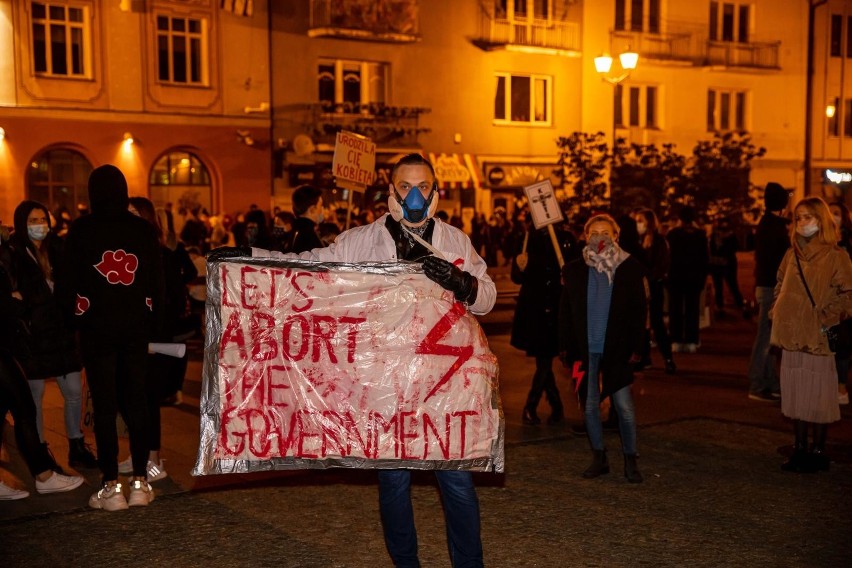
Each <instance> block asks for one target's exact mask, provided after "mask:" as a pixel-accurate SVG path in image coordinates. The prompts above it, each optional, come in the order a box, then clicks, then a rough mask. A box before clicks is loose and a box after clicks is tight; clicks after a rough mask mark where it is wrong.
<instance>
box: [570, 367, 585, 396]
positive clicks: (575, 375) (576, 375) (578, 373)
mask: <svg viewBox="0 0 852 568" xmlns="http://www.w3.org/2000/svg"><path fill="white" fill-rule="evenodd" d="M580 365H582V362H580V361H574V369H572V370H571V378H572V379H574V392H577V391H578V390H580V383H582V382H583V377H584V376H586V371H584V370H582V369H581V368H580Z"/></svg>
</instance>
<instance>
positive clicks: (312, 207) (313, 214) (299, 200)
mask: <svg viewBox="0 0 852 568" xmlns="http://www.w3.org/2000/svg"><path fill="white" fill-rule="evenodd" d="M293 214H294V215H295V216H296V221H295V222H294V223H293V246H292V247H291V248H290V251H289V252H294V253H297V254H298V253H300V252H306V251H309V250H313V249H315V248H319V247H322V246H325V245H323V244H322V241H321V240H320V238H319V235H318V234H317V225H319V224H320V223H322V222H323V219H324V216H323V214H322V190H320V189H317V188H315V187H313V186H310V185H301V186H299V187H297V188H296V190H295V191H294V192H293Z"/></svg>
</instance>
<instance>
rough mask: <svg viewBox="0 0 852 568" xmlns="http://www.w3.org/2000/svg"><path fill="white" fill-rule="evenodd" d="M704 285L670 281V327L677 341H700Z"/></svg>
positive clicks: (674, 339) (673, 337)
mask: <svg viewBox="0 0 852 568" xmlns="http://www.w3.org/2000/svg"><path fill="white" fill-rule="evenodd" d="M703 292H704V287H703V286H702V287H700V288H698V287H695V286H688V285H687V286H685V285H682V284H679V283H669V327H670V329H671V333H672V341H673V342H675V343H695V344H697V343H698V319H699V315H700V314H699V311H700V309H701V294H702V293H703Z"/></svg>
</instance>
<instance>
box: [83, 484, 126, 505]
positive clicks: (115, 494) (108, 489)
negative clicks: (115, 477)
mask: <svg viewBox="0 0 852 568" xmlns="http://www.w3.org/2000/svg"><path fill="white" fill-rule="evenodd" d="M89 507H91V508H92V509H103V510H104V511H123V510H124V509H127V499H125V498H124V494H122V492H121V483H116V484H115V485H112V486H107V485H104V486H103V488H102V489H101V490H100V491H98V492H97V493H95V494H94V495H92V496H91V497H89Z"/></svg>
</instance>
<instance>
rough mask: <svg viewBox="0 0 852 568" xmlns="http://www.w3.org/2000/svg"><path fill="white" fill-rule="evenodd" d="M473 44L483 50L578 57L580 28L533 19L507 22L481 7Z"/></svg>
mask: <svg viewBox="0 0 852 568" xmlns="http://www.w3.org/2000/svg"><path fill="white" fill-rule="evenodd" d="M473 44H474V45H476V46H477V47H479V48H480V49H484V50H486V51H493V50H497V49H506V50H514V51H530V52H539V53H554V54H558V55H567V56H571V57H578V56H579V55H580V26H579V24H578V23H576V22H566V21H560V20H545V19H537V18H525V19H518V18H517V17H516V18H515V19H511V20H510V19H507V18H506V17H501V16H498V15H496V14H493V13H490V12H489V11H488V10H486V9H485V8H484V7H481V9H480V14H479V31H478V36H477V37H476V39H474V40H473Z"/></svg>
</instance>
